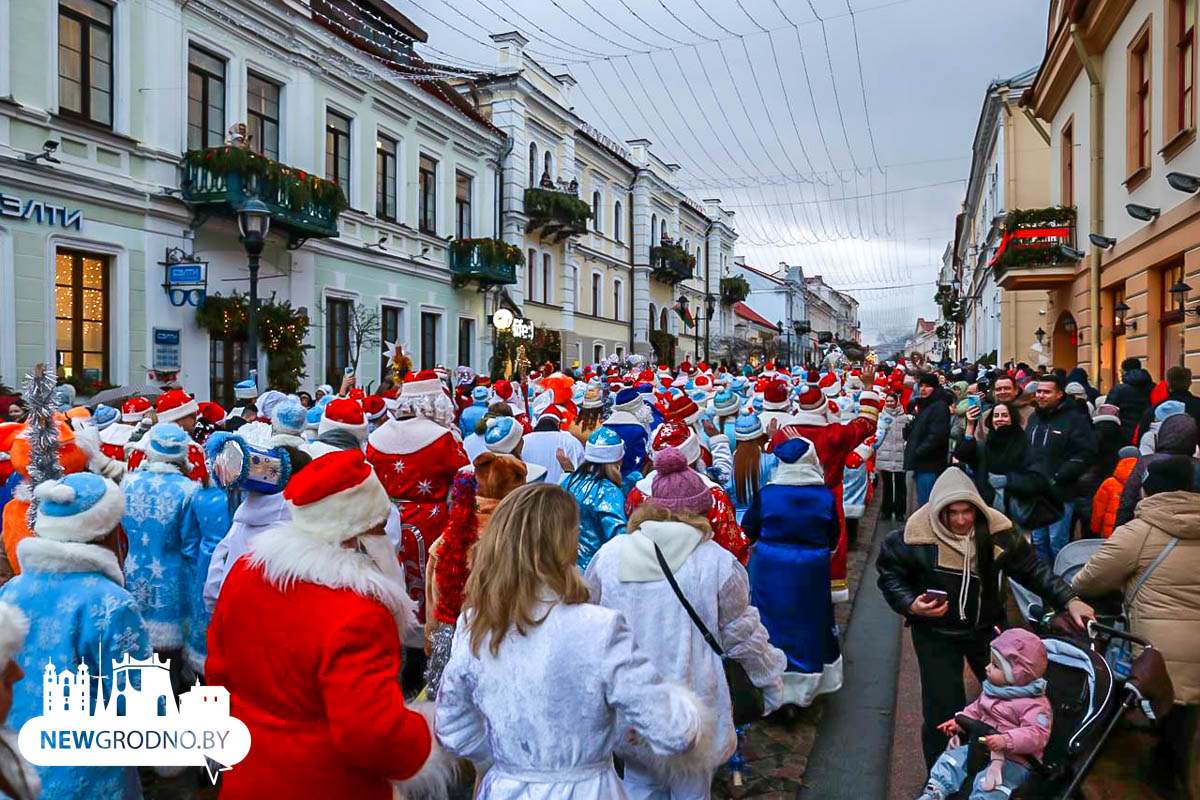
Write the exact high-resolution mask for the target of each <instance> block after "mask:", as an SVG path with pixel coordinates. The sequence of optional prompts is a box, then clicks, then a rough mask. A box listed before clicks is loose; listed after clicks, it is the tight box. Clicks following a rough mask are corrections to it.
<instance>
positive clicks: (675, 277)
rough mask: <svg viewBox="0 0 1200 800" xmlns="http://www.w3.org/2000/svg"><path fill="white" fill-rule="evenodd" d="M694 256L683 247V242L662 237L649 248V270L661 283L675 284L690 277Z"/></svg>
mask: <svg viewBox="0 0 1200 800" xmlns="http://www.w3.org/2000/svg"><path fill="white" fill-rule="evenodd" d="M695 269H696V256H694V255H692V254H691V253H689V252H688V251H687V250H686V249H684V246H683V243H682V242H678V241H674V242H673V241H671V240H670V239H663V240H662V242H661V243H659V245H658V246H657V247H651V248H650V272H651V273H653V275H654V277H655V278H657V279H658V280H660V281H662V282H663V283H668V284H672V285H674V284H676V283H679V282H680V281H686V280H688V279H689V278H691V277H692V275H693V273H694V272H695Z"/></svg>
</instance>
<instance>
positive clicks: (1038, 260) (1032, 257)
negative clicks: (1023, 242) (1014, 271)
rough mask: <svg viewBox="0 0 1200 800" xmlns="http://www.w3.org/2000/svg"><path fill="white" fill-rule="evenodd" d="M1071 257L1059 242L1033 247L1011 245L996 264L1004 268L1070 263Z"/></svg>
mask: <svg viewBox="0 0 1200 800" xmlns="http://www.w3.org/2000/svg"><path fill="white" fill-rule="evenodd" d="M1070 263H1073V262H1072V260H1071V259H1070V258H1067V256H1066V255H1065V254H1064V253H1063V251H1062V246H1061V245H1057V244H1046V245H1034V246H1032V247H1010V248H1008V249H1007V250H1005V251H1004V252H1003V253H1001V254H1000V257H999V258H997V259H996V266H997V267H999V268H1004V269H1011V268H1012V267H1029V266H1037V265H1039V264H1070Z"/></svg>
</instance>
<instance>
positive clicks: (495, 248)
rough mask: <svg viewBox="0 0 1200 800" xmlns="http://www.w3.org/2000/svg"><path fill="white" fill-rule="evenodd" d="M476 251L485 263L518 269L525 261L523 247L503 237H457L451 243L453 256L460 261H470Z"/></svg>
mask: <svg viewBox="0 0 1200 800" xmlns="http://www.w3.org/2000/svg"><path fill="white" fill-rule="evenodd" d="M475 251H478V252H479V260H480V261H482V262H483V263H485V264H496V265H503V266H506V267H511V268H512V269H516V268H517V266H518V265H519V264H521V263H523V262H524V261H525V255H524V253H522V252H521V248H519V247H517V246H516V245H514V244H509V243H508V242H506V241H504V240H503V239H455V240H454V241H453V242H451V243H450V253H451V256H452V257H453V259H455V260H456V261H459V262H460V263H466V262H467V261H469V260H470V259H471V254H472V253H473V252H475Z"/></svg>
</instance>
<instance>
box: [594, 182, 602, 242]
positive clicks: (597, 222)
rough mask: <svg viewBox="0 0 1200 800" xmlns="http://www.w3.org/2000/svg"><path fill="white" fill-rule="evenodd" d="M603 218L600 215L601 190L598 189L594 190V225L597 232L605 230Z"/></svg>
mask: <svg viewBox="0 0 1200 800" xmlns="http://www.w3.org/2000/svg"><path fill="white" fill-rule="evenodd" d="M602 219H603V218H602V217H601V216H600V192H599V191H598V190H597V191H594V192H592V227H593V228H594V229H595V230H596V231H597V232H599V231H601V230H603V228H602V227H601V225H600V223H601V221H602Z"/></svg>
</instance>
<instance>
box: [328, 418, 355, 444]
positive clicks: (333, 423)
mask: <svg viewBox="0 0 1200 800" xmlns="http://www.w3.org/2000/svg"><path fill="white" fill-rule="evenodd" d="M363 420H364V421H363V424H361V425H351V424H349V423H346V422H338V421H337V420H336V419H330V418H329V417H328V416H322V417H321V422H320V423H319V424H318V425H317V436H320V435H321V434H322V433H325V432H326V431H332V430H342V431H348V432H349V433H352V434H354V438H355V439H358V441H359V443H360V444H361V443H362V442H365V441H366V440H367V423H366V417H364V418H363Z"/></svg>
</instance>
